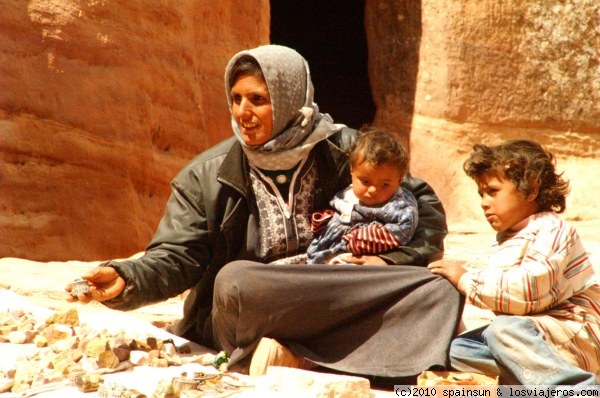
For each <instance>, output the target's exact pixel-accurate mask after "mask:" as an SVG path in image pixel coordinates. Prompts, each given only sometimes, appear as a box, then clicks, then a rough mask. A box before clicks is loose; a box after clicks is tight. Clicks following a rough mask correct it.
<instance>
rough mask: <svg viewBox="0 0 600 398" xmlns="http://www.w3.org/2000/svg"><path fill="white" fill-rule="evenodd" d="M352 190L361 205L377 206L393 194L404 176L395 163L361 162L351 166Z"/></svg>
mask: <svg viewBox="0 0 600 398" xmlns="http://www.w3.org/2000/svg"><path fill="white" fill-rule="evenodd" d="M350 173H351V174H352V190H353V191H354V194H355V195H356V197H357V198H358V200H359V201H360V204H361V205H363V206H371V207H377V206H381V205H383V204H385V203H386V202H387V201H388V200H390V199H391V198H392V196H394V193H395V192H396V191H397V190H398V188H399V187H400V183H401V182H402V179H403V178H404V173H401V172H400V170H398V167H396V166H395V165H392V164H389V163H386V164H382V165H379V166H373V165H372V164H371V163H368V162H362V163H359V164H358V165H356V166H354V167H352V169H351V171H350Z"/></svg>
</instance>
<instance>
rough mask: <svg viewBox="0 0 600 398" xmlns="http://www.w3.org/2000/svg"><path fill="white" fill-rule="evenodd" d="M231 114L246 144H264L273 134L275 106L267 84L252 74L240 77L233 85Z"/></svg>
mask: <svg viewBox="0 0 600 398" xmlns="http://www.w3.org/2000/svg"><path fill="white" fill-rule="evenodd" d="M231 99H232V106H231V114H232V115H233V118H234V119H235V121H236V122H237V125H238V126H239V129H240V132H241V133H242V137H243V139H244V142H245V143H246V145H252V146H253V145H262V144H264V143H265V142H267V141H269V140H270V139H271V136H272V135H273V106H272V104H271V97H270V95H269V89H268V88H267V84H266V83H265V82H264V81H263V80H262V79H260V78H258V77H256V76H252V75H242V76H240V77H238V79H237V80H236V82H235V83H234V85H233V87H231Z"/></svg>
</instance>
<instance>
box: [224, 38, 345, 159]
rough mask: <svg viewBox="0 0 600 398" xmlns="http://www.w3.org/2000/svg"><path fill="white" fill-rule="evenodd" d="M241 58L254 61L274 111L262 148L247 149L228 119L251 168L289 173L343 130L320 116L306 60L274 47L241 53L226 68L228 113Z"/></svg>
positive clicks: (323, 115) (266, 46)
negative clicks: (270, 130) (235, 68)
mask: <svg viewBox="0 0 600 398" xmlns="http://www.w3.org/2000/svg"><path fill="white" fill-rule="evenodd" d="M244 56H250V57H252V58H254V59H255V60H256V61H257V62H258V64H259V66H260V68H261V69H262V73H263V76H264V77H265V82H266V84H267V89H268V90H269V95H270V97H271V106H272V108H273V135H272V136H271V139H270V140H269V141H267V142H265V143H264V144H262V145H255V146H252V145H247V144H246V143H245V142H244V140H243V138H242V134H241V132H240V129H239V126H238V124H237V122H236V121H235V118H234V117H233V115H232V117H231V126H232V128H233V132H234V134H235V135H236V137H237V139H238V141H239V142H240V143H241V144H242V148H243V150H244V152H245V154H246V156H247V157H248V159H249V161H250V163H251V164H253V165H254V166H256V167H259V168H261V169H265V170H288V169H291V168H293V167H294V166H296V165H297V164H298V163H299V162H300V161H302V160H303V159H305V158H306V157H307V156H308V153H309V152H310V150H311V149H312V148H313V147H314V146H315V145H316V144H317V143H318V142H319V141H322V140H324V139H326V138H327V137H329V136H331V135H332V134H334V133H336V132H337V131H339V130H341V129H342V128H343V127H345V126H344V125H341V124H334V123H333V120H332V119H331V117H330V116H329V115H328V114H324V113H320V112H319V107H318V106H317V104H316V103H314V98H313V96H314V88H313V84H312V81H311V78H310V70H309V68H308V63H307V62H306V60H305V59H304V58H303V57H302V56H301V55H300V54H299V53H298V52H296V51H295V50H293V49H291V48H289V47H284V46H280V45H274V44H271V45H265V46H260V47H257V48H254V49H251V50H245V51H240V52H239V53H237V54H236V55H234V56H233V57H232V58H231V60H230V61H229V63H228V64H227V68H226V69H225V92H226V95H227V102H228V104H229V110H230V111H231V109H232V98H231V86H230V76H231V70H232V68H233V66H234V65H235V63H236V62H237V61H238V60H239V59H240V58H242V57H244Z"/></svg>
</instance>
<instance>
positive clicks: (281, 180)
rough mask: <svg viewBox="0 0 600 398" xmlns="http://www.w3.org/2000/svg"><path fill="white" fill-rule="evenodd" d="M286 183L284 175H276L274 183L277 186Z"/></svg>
mask: <svg viewBox="0 0 600 398" xmlns="http://www.w3.org/2000/svg"><path fill="white" fill-rule="evenodd" d="M287 181H288V178H287V176H286V175H285V174H277V177H275V182H276V183H277V184H285V183H286V182H287Z"/></svg>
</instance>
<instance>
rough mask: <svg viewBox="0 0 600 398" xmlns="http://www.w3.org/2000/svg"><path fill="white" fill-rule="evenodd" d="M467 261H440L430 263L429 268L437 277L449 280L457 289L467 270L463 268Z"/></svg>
mask: <svg viewBox="0 0 600 398" xmlns="http://www.w3.org/2000/svg"><path fill="white" fill-rule="evenodd" d="M463 264H465V261H460V260H443V259H442V260H438V261H434V262H432V263H430V264H429V265H428V266H427V268H429V270H430V271H431V272H432V273H434V274H437V275H441V276H443V277H444V278H446V279H448V280H449V281H450V283H452V284H453V285H454V286H455V287H458V281H459V280H460V277H461V276H463V274H464V273H465V272H467V270H466V269H465V267H463Z"/></svg>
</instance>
